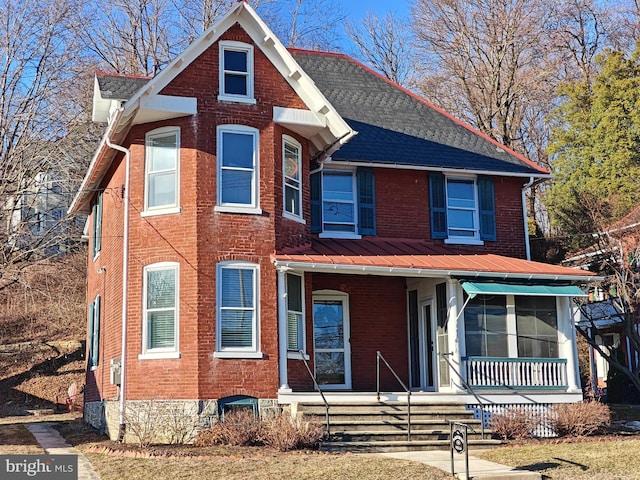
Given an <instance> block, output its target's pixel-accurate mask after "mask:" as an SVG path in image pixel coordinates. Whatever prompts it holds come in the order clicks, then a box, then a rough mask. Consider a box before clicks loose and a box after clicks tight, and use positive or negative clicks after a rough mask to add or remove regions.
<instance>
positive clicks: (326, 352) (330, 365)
mask: <svg viewBox="0 0 640 480" xmlns="http://www.w3.org/2000/svg"><path fill="white" fill-rule="evenodd" d="M313 346H314V349H313V350H314V365H315V375H316V380H317V382H318V385H320V387H321V388H323V389H325V388H326V389H350V388H351V351H350V348H349V297H348V296H347V295H345V294H340V293H338V292H335V293H333V292H332V293H314V295H313Z"/></svg>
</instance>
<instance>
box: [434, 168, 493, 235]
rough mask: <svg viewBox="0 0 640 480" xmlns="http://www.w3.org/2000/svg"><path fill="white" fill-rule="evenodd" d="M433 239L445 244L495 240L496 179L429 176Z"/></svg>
mask: <svg viewBox="0 0 640 480" xmlns="http://www.w3.org/2000/svg"><path fill="white" fill-rule="evenodd" d="M429 199H430V210H431V215H430V218H431V237H432V238H441V239H444V240H445V243H457V244H477V245H481V244H482V243H483V241H485V240H490V241H495V240H496V215H495V199H494V188H493V179H492V178H490V177H477V178H476V177H453V176H451V177H450V176H445V175H443V174H441V173H432V174H430V175H429Z"/></svg>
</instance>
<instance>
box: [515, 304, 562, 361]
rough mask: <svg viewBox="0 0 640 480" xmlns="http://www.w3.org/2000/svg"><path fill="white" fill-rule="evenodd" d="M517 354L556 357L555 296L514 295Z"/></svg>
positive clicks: (556, 315) (520, 355)
mask: <svg viewBox="0 0 640 480" xmlns="http://www.w3.org/2000/svg"><path fill="white" fill-rule="evenodd" d="M515 301H516V330H517V332H518V356H519V357H534V358H558V311H557V307H556V297H529V296H516V297H515Z"/></svg>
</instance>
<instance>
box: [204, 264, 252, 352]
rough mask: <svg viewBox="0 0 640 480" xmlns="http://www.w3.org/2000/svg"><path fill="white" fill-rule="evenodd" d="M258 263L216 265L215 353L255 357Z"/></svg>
mask: <svg viewBox="0 0 640 480" xmlns="http://www.w3.org/2000/svg"><path fill="white" fill-rule="evenodd" d="M258 271H259V269H258V265H256V264H252V263H239V262H223V263H219V264H218V265H217V272H216V285H217V301H216V305H217V308H216V319H217V321H216V332H217V335H216V353H215V356H216V357H225V356H227V357H248V358H259V357H261V354H260V353H259V342H258V338H259V332H258V324H259V323H258V308H257V307H258V305H259V304H260V303H259V300H258V299H259V296H258V278H259V276H258Z"/></svg>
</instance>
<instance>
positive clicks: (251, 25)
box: [69, 2, 355, 213]
mask: <svg viewBox="0 0 640 480" xmlns="http://www.w3.org/2000/svg"><path fill="white" fill-rule="evenodd" d="M235 24H239V25H240V26H241V27H242V29H243V30H244V31H245V32H246V33H247V34H248V35H249V36H250V37H251V39H252V40H253V42H254V44H255V46H256V48H259V49H260V50H261V51H262V52H263V53H264V54H265V56H266V57H267V58H268V59H269V61H270V62H271V63H272V64H273V65H274V67H275V68H276V69H277V70H278V71H279V72H280V74H281V75H282V77H283V78H284V79H285V80H286V81H287V82H288V83H289V85H291V87H292V88H293V90H294V91H295V92H296V94H297V95H298V96H299V97H300V99H301V100H302V101H303V102H304V104H305V105H306V106H307V107H308V111H299V110H298V111H296V112H293V115H292V116H294V117H295V116H296V113H298V114H300V113H304V114H305V115H303V117H304V120H305V122H307V123H308V124H310V125H312V126H313V128H314V131H313V134H312V135H310V140H311V141H312V143H313V144H314V145H315V146H316V148H317V149H318V150H320V151H322V152H323V153H325V154H326V155H330V154H331V153H332V152H333V151H335V150H337V149H338V148H340V146H341V145H342V144H344V143H346V142H347V141H349V139H350V138H351V137H352V136H353V135H355V132H354V131H353V130H352V129H351V127H350V126H349V125H348V124H347V123H346V122H345V121H344V119H343V118H342V117H341V116H340V114H339V113H338V112H337V111H336V110H335V108H334V107H333V106H332V105H331V104H330V103H329V102H328V100H327V99H326V98H325V97H324V95H323V94H322V92H321V91H320V90H319V89H318V88H317V87H316V86H315V84H314V82H313V81H312V80H311V79H310V78H309V76H308V75H307V74H306V73H305V72H304V71H303V70H302V69H301V68H300V66H299V65H298V64H297V63H296V61H295V60H294V59H293V57H292V56H291V54H290V53H289V51H288V50H287V49H286V48H285V46H284V45H282V43H281V42H280V41H279V40H278V38H277V37H276V36H275V34H274V33H273V32H272V31H271V30H270V29H269V27H268V26H267V25H266V24H265V23H264V22H263V21H262V19H261V18H260V17H259V16H258V14H257V13H256V12H255V11H254V10H253V9H252V8H251V7H250V6H249V5H248V4H247V3H245V2H237V3H236V4H235V5H234V6H233V7H232V8H231V9H230V10H229V11H228V12H227V13H226V14H225V15H223V16H222V17H221V18H220V19H219V20H218V21H216V22H215V23H214V24H213V25H212V26H211V27H209V28H208V29H207V30H206V31H205V32H204V33H203V34H202V35H201V36H200V37H199V38H198V39H196V40H195V41H194V42H193V43H191V44H190V45H189V47H187V48H186V49H185V50H184V51H183V52H182V53H181V54H180V55H178V56H177V57H176V58H175V59H174V60H173V61H171V63H169V65H167V66H166V67H165V68H164V69H163V70H162V71H161V72H160V73H158V75H156V76H155V77H153V78H152V79H151V80H149V81H148V82H145V83H144V84H143V85H141V86H140V84H139V83H142V82H141V80H140V79H139V78H131V77H123V78H121V79H120V80H119V81H117V82H114V83H113V86H112V87H108V85H109V81H112V79H110V78H107V76H105V75H102V77H103V78H101V79H97V80H96V82H95V88H96V93H95V94H94V98H96V99H97V100H99V101H105V102H108V103H104V104H103V105H102V108H101V109H99V110H98V111H99V113H101V114H102V115H103V117H102V118H95V116H94V119H96V120H103V121H109V125H108V127H107V131H106V133H105V135H104V136H103V139H102V141H101V143H100V146H99V147H98V150H97V152H96V154H95V155H94V158H93V159H92V161H91V164H90V165H89V169H88V171H87V174H86V176H85V178H84V180H83V182H82V185H81V187H80V190H79V192H78V194H77V195H76V197H75V198H74V199H73V202H72V203H71V206H70V207H69V213H89V211H90V205H89V203H90V200H91V198H92V197H93V191H94V190H95V189H96V188H98V186H99V183H100V181H101V180H102V177H103V176H104V174H105V173H106V171H107V170H108V168H109V166H110V164H111V161H112V160H113V158H114V156H115V151H114V149H113V148H111V147H109V143H112V144H114V143H118V142H119V141H121V140H122V139H123V138H124V137H125V135H126V133H127V131H128V129H129V128H130V127H131V126H132V125H135V124H137V123H146V122H150V121H155V120H162V119H168V118H177V117H180V116H187V115H193V114H195V113H197V105H196V102H197V99H195V98H191V97H186V96H184V97H175V96H173V97H172V96H168V95H161V94H160V92H161V91H162V90H163V89H164V88H165V87H166V86H167V85H169V84H170V83H171V81H172V80H173V79H174V78H176V77H177V76H178V75H179V74H180V73H181V72H182V71H184V70H185V69H186V68H187V67H188V66H189V65H191V63H192V62H193V61H194V60H196V59H197V58H198V57H199V56H200V55H201V54H202V53H204V52H205V51H206V50H207V49H208V48H210V47H211V46H212V45H214V44H215V42H217V41H218V40H219V39H220V37H221V36H222V35H223V34H224V33H225V32H226V31H228V30H229V29H230V28H231V27H232V26H233V25H235ZM125 82H129V83H125ZM134 83H135V84H136V85H133V84H134ZM136 86H137V89H136V88H135V87H136ZM102 88H105V89H106V88H111V90H108V91H109V93H108V94H107V93H105V94H104V95H103V92H102ZM114 90H116V91H117V93H114ZM105 91H107V90H105ZM130 91H135V93H133V95H132V96H131V97H130V98H128V99H121V98H117V97H118V95H126V94H128V93H129V92H130ZM111 97H115V98H111ZM112 100H113V101H116V104H118V102H120V101H122V100H126V101H125V103H124V105H122V106H119V107H118V108H117V109H116V110H114V109H113V106H114V105H113V103H112ZM105 107H106V108H105ZM285 110H286V109H285ZM114 112H115V113H114ZM94 113H96V110H95V109H94Z"/></svg>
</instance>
